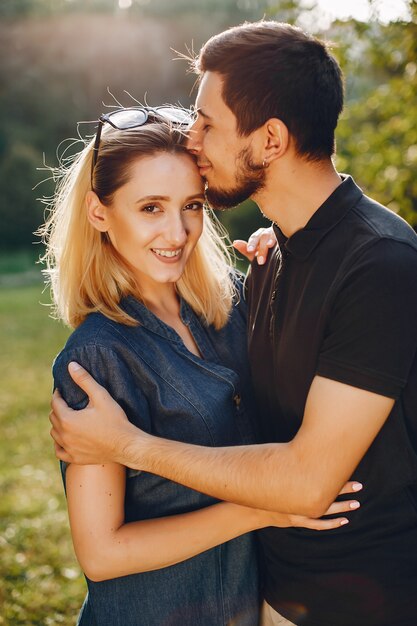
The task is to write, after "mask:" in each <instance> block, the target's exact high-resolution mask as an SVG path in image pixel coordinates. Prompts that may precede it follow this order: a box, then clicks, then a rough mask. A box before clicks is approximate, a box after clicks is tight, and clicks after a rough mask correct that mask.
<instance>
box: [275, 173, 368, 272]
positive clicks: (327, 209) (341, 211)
mask: <svg viewBox="0 0 417 626" xmlns="http://www.w3.org/2000/svg"><path fill="white" fill-rule="evenodd" d="M341 178H342V183H341V184H340V185H339V186H338V187H337V188H336V189H335V190H334V191H333V193H332V194H331V195H330V196H329V197H328V198H327V200H325V201H324V202H323V204H322V205H321V206H320V207H319V208H318V209H317V211H316V212H315V213H314V214H313V215H312V216H311V218H310V219H309V221H308V222H307V224H306V225H305V226H304V228H301V229H300V230H297V231H296V232H295V233H294V234H293V235H291V237H286V236H285V235H284V233H283V232H282V231H281V229H280V228H279V226H277V225H276V224H274V232H275V235H276V237H277V240H278V243H279V247H280V249H281V250H286V251H287V252H288V253H289V254H290V255H292V256H294V257H295V258H297V259H300V260H302V261H304V260H305V259H307V258H308V257H309V256H310V254H311V253H312V252H313V250H314V249H315V248H316V247H317V246H318V245H319V243H320V241H321V240H322V239H323V237H325V236H326V235H327V233H328V232H329V231H331V230H332V228H334V227H335V226H336V224H338V223H339V222H340V221H341V220H342V219H343V218H344V217H345V215H346V214H347V213H348V211H350V210H351V209H352V208H353V207H354V206H355V205H356V204H357V203H358V201H359V200H360V198H361V197H362V196H363V192H362V190H361V189H360V188H359V187H358V186H357V185H356V183H355V182H354V180H353V178H352V177H351V176H346V175H344V174H341Z"/></svg>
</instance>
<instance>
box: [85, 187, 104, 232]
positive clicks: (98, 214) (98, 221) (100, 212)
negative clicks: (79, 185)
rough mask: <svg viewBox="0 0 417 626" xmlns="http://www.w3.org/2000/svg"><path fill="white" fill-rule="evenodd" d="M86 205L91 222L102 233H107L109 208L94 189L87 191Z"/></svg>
mask: <svg viewBox="0 0 417 626" xmlns="http://www.w3.org/2000/svg"><path fill="white" fill-rule="evenodd" d="M85 205H86V208H87V217H88V221H89V222H90V224H91V225H92V226H94V228H95V229H96V230H98V231H100V232H101V233H106V232H107V231H108V229H109V225H108V218H107V212H108V208H107V207H106V206H104V204H103V203H102V202H100V199H99V197H98V195H97V194H96V193H95V192H94V191H88V192H87V195H86V196H85Z"/></svg>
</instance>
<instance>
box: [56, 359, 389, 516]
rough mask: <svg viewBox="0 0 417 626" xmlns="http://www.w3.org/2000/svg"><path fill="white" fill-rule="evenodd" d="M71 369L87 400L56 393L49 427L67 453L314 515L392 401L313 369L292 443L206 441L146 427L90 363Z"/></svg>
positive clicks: (341, 480) (229, 496)
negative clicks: (211, 444)
mask: <svg viewBox="0 0 417 626" xmlns="http://www.w3.org/2000/svg"><path fill="white" fill-rule="evenodd" d="M72 375H73V378H74V380H75V381H76V382H77V384H79V385H80V386H81V387H82V388H83V389H84V391H85V392H86V393H87V394H88V395H89V397H90V404H89V405H88V407H87V408H86V409H84V410H83V411H72V410H71V409H69V408H68V407H66V404H65V403H64V402H63V400H62V399H61V398H59V397H56V398H55V399H54V401H53V411H52V413H51V421H52V424H53V428H52V431H51V434H52V436H53V437H54V439H55V441H56V442H57V444H56V452H57V456H58V457H59V458H61V459H62V460H65V461H67V462H76V463H101V462H104V461H107V462H109V461H115V462H118V463H121V464H123V465H127V466H128V467H132V468H134V469H138V470H144V471H148V472H152V473H154V474H158V475H161V476H164V477H165V478H168V479H170V480H173V481H175V482H178V483H181V484H184V485H186V486H188V487H191V488H193V489H196V490H198V491H201V492H203V493H207V494H209V495H212V496H214V497H216V498H219V499H221V500H227V501H230V502H235V503H237V504H242V505H246V506H251V507H255V508H261V509H267V510H275V511H278V510H279V511H284V512H287V513H299V514H304V515H308V516H311V517H319V516H321V515H323V514H324V513H325V511H326V509H327V508H328V507H329V505H330V504H331V502H333V500H334V499H335V497H336V496H337V494H338V492H339V491H340V489H341V487H342V485H343V484H344V483H345V482H346V480H348V478H349V477H350V476H351V475H352V473H353V471H354V469H355V467H356V466H357V465H358V463H359V461H360V460H361V458H362V457H363V455H364V454H365V452H366V450H367V449H368V447H369V446H370V444H371V443H372V441H373V439H374V438H375V437H376V435H377V433H378V431H379V430H380V428H381V427H382V425H383V423H384V421H385V420H386V418H387V417H388V415H389V413H390V411H391V409H392V406H393V404H394V400H393V399H391V398H387V397H384V396H381V395H378V394H375V393H371V392H369V391H365V390H362V389H358V388H355V387H351V386H349V385H345V384H343V383H339V382H336V381H334V380H330V379H326V378H323V377H319V376H316V377H315V379H314V381H313V383H312V386H311V389H310V392H309V395H308V398H307V403H306V409H305V415H304V419H303V424H302V426H301V428H300V430H299V432H298V433H297V435H296V437H295V438H294V439H293V440H292V441H291V442H289V443H285V444H276V443H274V444H272V443H271V444H260V445H252V446H234V447H224V448H207V447H202V446H195V445H190V444H185V443H180V442H176V441H170V440H166V439H161V438H158V437H154V436H152V435H149V434H147V433H144V432H143V431H141V430H139V429H137V428H136V427H135V426H133V425H132V424H130V423H129V422H128V421H127V419H126V417H125V415H124V413H123V411H122V409H121V408H120V407H119V406H118V405H117V404H116V403H115V402H114V400H112V399H111V397H110V396H109V395H108V394H107V392H106V391H105V390H104V389H103V388H102V387H100V386H99V385H97V383H95V381H94V380H93V379H92V378H91V377H90V376H89V374H88V373H87V372H86V371H85V370H83V369H82V368H81V369H80V370H78V371H77V372H74V373H73V374H72ZM58 415H59V417H58Z"/></svg>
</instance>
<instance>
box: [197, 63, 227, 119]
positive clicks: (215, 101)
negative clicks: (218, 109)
mask: <svg viewBox="0 0 417 626" xmlns="http://www.w3.org/2000/svg"><path fill="white" fill-rule="evenodd" d="M222 86H223V83H222V79H221V76H220V74H217V73H215V72H204V74H203V77H202V79H201V81H200V85H199V87H198V93H197V98H196V101H195V104H196V108H197V109H200V113H201V114H202V115H203V114H205V115H206V116H207V115H209V113H210V112H209V109H210V107H214V106H220V105H221V104H224V101H223V98H222Z"/></svg>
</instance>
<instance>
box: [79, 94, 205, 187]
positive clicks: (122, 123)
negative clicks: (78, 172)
mask: <svg viewBox="0 0 417 626" xmlns="http://www.w3.org/2000/svg"><path fill="white" fill-rule="evenodd" d="M149 119H155V120H159V119H162V120H163V121H166V122H169V123H170V124H174V125H175V126H179V127H184V128H187V127H188V126H189V125H190V124H191V122H192V121H193V112H192V111H190V110H189V109H180V108H177V107H172V106H159V107H128V108H126V109H115V110H114V111H111V112H110V113H102V115H100V117H99V120H98V128H97V133H96V138H95V141H94V147H93V158H92V161H91V187H93V184H92V183H93V174H94V168H95V166H96V163H97V159H98V150H99V146H100V139H101V131H102V128H103V126H104V124H106V123H107V124H110V126H113V128H116V129H117V130H129V129H130V128H138V127H139V126H143V125H144V124H146V122H147V121H148V120H149Z"/></svg>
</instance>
